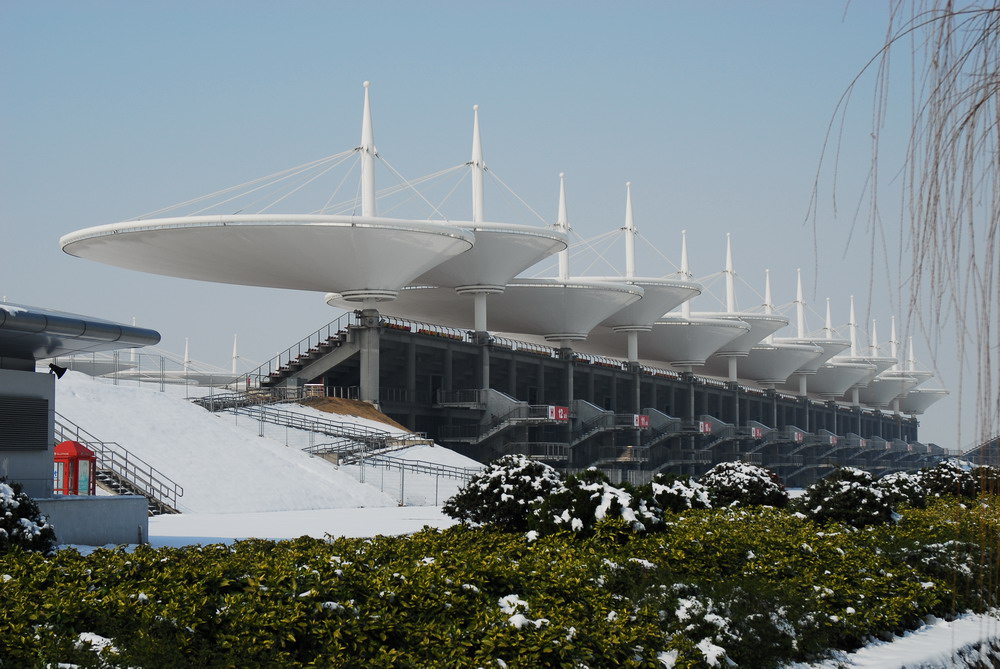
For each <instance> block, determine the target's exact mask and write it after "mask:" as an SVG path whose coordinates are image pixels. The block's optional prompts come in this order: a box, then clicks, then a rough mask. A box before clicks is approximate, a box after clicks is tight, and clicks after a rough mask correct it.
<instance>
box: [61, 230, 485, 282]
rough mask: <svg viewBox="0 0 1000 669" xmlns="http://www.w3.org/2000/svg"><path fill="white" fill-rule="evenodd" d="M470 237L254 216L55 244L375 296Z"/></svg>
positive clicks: (129, 263)
mask: <svg viewBox="0 0 1000 669" xmlns="http://www.w3.org/2000/svg"><path fill="white" fill-rule="evenodd" d="M474 240H475V237H474V235H473V234H472V233H470V232H468V231H465V230H462V229H460V228H457V227H454V226H451V225H444V224H441V223H435V222H432V221H404V220H398V219H390V218H377V217H361V216H319V215H314V216H310V215H301V216H300V215H259V214H254V215H233V216H185V217H178V218H159V219H150V220H146V221H126V222H123V223H114V224H111V225H101V226H97V227H93V228H87V229H84V230H79V231H77V232H73V233H70V234H68V235H66V236H64V237H63V238H62V239H61V240H60V241H59V243H60V245H61V246H62V249H63V251H65V252H66V253H69V254H70V255H75V256H78V257H80V258H86V259H88V260H96V261H97V262H102V263H105V264H108V265H114V266H115V267H123V268H126V269H134V270H139V271H141V272H150V273H153V274H164V275H167V276H176V277H181V278H184V279H198V280H201V281H215V282H219V283H233V284H240V285H246V286H266V287H270V288H291V289H297V290H315V291H323V292H325V291H336V292H338V293H341V294H342V295H344V296H345V298H347V299H354V300H361V299H374V300H380V299H392V297H394V296H395V293H396V291H398V290H399V289H400V288H402V287H403V286H404V285H406V284H407V283H409V282H411V281H412V280H413V279H414V278H416V277H417V276H419V275H420V274H421V273H422V272H425V271H427V270H428V269H430V268H431V267H434V266H435V265H437V264H439V263H441V262H442V261H444V260H446V259H448V258H450V257H451V256H454V255H457V254H459V253H462V252H463V251H467V250H468V249H470V248H471V247H472V245H473V242H474Z"/></svg>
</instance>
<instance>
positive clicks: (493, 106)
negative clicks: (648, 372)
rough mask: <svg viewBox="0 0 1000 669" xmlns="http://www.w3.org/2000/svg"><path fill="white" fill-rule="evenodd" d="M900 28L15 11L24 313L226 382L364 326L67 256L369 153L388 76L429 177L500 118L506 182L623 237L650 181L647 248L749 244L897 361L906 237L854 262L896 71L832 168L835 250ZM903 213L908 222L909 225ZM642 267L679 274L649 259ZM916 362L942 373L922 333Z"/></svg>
mask: <svg viewBox="0 0 1000 669" xmlns="http://www.w3.org/2000/svg"><path fill="white" fill-rule="evenodd" d="M887 13H888V6H887V3H883V2H876V1H872V2H857V3H849V4H848V3H845V2H841V1H834V0H829V1H824V2H808V3H806V2H799V1H793V0H787V1H767V2H755V3H747V2H701V1H699V2H621V3H619V2H615V3H611V2H602V3H597V2H583V3H581V2H531V3H527V2H514V3H503V4H499V5H498V4H495V3H491V4H489V5H487V4H485V3H477V2H425V3H412V2H366V3H359V2H308V1H305V2H302V1H300V2H295V3H278V2H225V1H221V2H178V1H171V2H156V1H153V2H142V3H136V2H124V1H114V2H87V3H79V2H60V1H53V2H45V3H23V2H12V1H10V0H2V1H0V50H2V51H0V100H2V102H0V156H2V161H0V225H2V226H3V256H2V262H0V295H5V296H6V297H7V299H8V300H10V301H13V302H18V303H26V304H31V305H36V306H44V307H50V308H56V309H62V310H67V311H72V312H78V313H83V314H88V315H92V316H98V317H104V318H110V319H113V320H119V321H122V322H131V320H132V318H133V317H136V318H137V320H138V323H139V324H140V325H144V326H147V327H152V328H154V329H157V330H159V331H160V332H161V333H162V334H163V344H162V345H163V346H164V347H165V348H167V349H169V350H173V351H176V352H180V351H181V350H182V349H183V346H184V339H185V337H188V338H190V341H191V354H192V357H194V358H196V359H199V360H204V361H206V362H211V363H215V364H218V365H221V366H228V359H229V355H230V350H231V347H232V337H233V334H239V336H240V342H241V353H242V354H243V355H244V356H246V357H248V358H252V359H256V360H258V361H262V360H264V359H265V358H267V357H270V356H271V355H273V354H274V353H275V352H276V351H278V350H280V349H284V348H286V347H287V346H289V345H291V344H293V343H295V342H296V341H298V340H299V339H301V338H302V337H303V336H305V335H306V334H308V333H309V332H311V331H313V330H315V329H317V328H319V327H320V326H322V325H324V324H325V323H327V322H328V321H330V320H332V318H333V317H335V316H336V315H337V314H338V312H335V311H334V310H332V309H330V308H329V307H327V306H326V305H325V304H324V303H323V300H322V295H320V294H313V293H299V292H291V291H277V290H262V289H258V288H248V287H239V286H226V285H219V284H209V283H199V282H194V281H187V280H181V279H174V278H168V277H159V276H154V275H146V274H142V273H136V272H130V271H127V270H121V269H116V268H113V267H106V266H103V265H99V264H96V263H92V262H89V261H85V260H81V259H78V258H74V257H71V256H68V255H65V254H63V253H62V251H61V250H60V249H59V246H58V239H59V237H60V236H61V235H63V234H66V233H68V232H71V231H73V230H77V229H80V228H84V227H89V226H93V225H100V224H103V223H111V222H115V221H119V220H123V219H127V218H130V217H133V216H136V215H138V214H141V213H143V212H147V211H150V210H154V209H157V208H159V207H162V206H165V205H169V204H173V203H176V202H180V201H182V200H186V199H188V198H190V197H194V196H197V195H201V194H204V193H208V192H211V191H214V190H217V189H219V188H223V187H226V186H230V185H234V184H237V183H241V182H243V181H246V180H248V179H251V178H255V177H258V176H262V175H265V174H270V173H273V172H276V171H278V170H281V169H283V168H286V167H290V166H292V165H297V164H301V163H304V162H307V161H309V160H312V159H315V158H318V157H321V156H325V155H329V154H332V153H336V152H339V151H342V150H345V149H349V148H352V147H354V146H356V145H357V143H358V137H359V133H360V111H361V100H362V88H361V82H362V81H364V80H366V79H367V80H371V81H372V95H373V106H374V115H375V132H376V144H377V146H378V148H379V150H380V152H381V153H382V154H383V155H384V156H385V157H386V158H387V159H388V160H389V161H390V162H391V163H392V164H393V166H394V167H396V168H397V169H398V170H400V172H402V173H403V174H405V175H407V176H410V177H415V176H419V175H422V174H426V173H429V172H432V171H436V170H438V169H442V168H444V167H448V166H451V165H455V164H458V163H461V162H464V161H465V160H467V159H468V155H469V140H470V135H471V107H472V105H473V104H479V105H480V113H481V115H482V124H483V135H484V142H485V150H486V159H487V162H488V164H489V165H490V167H491V169H492V170H493V171H494V172H495V173H496V174H498V175H499V176H500V177H501V178H502V179H503V180H504V181H505V182H506V183H507V184H509V185H510V186H511V187H512V188H513V189H514V190H515V191H516V192H517V193H518V195H520V196H521V197H522V198H523V199H524V200H525V201H527V202H528V203H529V204H530V205H531V206H532V207H533V208H534V209H535V210H536V211H538V212H540V213H541V214H543V215H544V216H545V217H546V218H547V219H548V220H549V221H550V222H551V221H552V220H554V218H555V213H556V203H557V189H558V174H559V172H565V173H566V175H567V188H568V193H569V206H570V213H571V218H572V222H573V225H574V229H575V230H576V231H577V232H578V233H579V234H580V235H581V236H583V237H591V236H593V235H596V234H599V233H601V232H604V231H606V230H609V229H612V228H616V227H618V226H620V225H621V221H622V215H623V210H624V183H625V182H626V181H631V182H632V184H633V197H634V201H635V212H636V221H637V224H638V226H639V229H640V231H641V233H642V234H643V235H644V236H645V237H647V238H648V239H650V240H653V241H654V243H655V244H656V246H657V248H658V249H659V251H660V252H661V253H663V254H664V255H666V256H668V257H670V258H674V259H675V260H676V259H679V248H678V242H679V239H680V230H682V229H687V230H688V239H689V244H690V247H691V260H692V269H693V271H694V273H695V275H696V276H699V277H704V276H706V275H708V274H711V273H713V272H717V271H719V270H721V269H722V266H723V262H724V258H725V255H724V251H725V248H724V244H725V234H726V233H727V232H729V233H732V235H733V241H734V247H735V253H736V267H737V271H738V273H739V275H740V276H741V278H742V279H743V280H745V281H747V282H748V283H749V284H751V285H752V287H753V290H756V291H757V292H761V291H762V287H763V274H764V269H765V268H770V269H771V272H772V278H773V281H774V297H775V302H777V303H779V304H784V303H789V302H791V301H792V299H794V283H793V282H794V276H795V268H796V267H802V268H803V272H804V276H805V279H806V289H807V300H808V301H809V302H810V303H811V306H812V308H813V309H814V310H815V313H813V314H811V315H810V316H809V325H810V327H814V328H815V327H819V326H821V325H822V322H821V318H822V313H823V311H824V309H825V304H824V300H825V298H826V297H831V298H833V308H834V322H835V324H837V325H841V324H843V323H846V321H847V308H848V306H847V300H848V295H850V294H855V295H856V296H857V298H858V302H859V311H860V316H861V318H862V319H864V318H865V317H866V316H868V317H874V318H877V319H878V320H879V336H880V339H881V340H882V342H885V341H886V340H887V339H888V334H889V330H888V324H889V317H890V315H893V314H896V315H897V316H899V317H901V318H905V316H906V314H904V313H901V311H902V310H901V309H900V308H899V306H898V298H896V299H895V300H894V299H893V298H891V295H892V294H893V293H894V292H895V294H897V295H898V283H899V281H900V276H901V275H900V274H899V262H898V256H897V253H896V251H895V246H894V244H895V240H894V239H893V238H892V234H891V230H892V223H891V220H890V223H889V225H888V226H887V229H888V230H889V231H890V235H889V244H890V246H891V249H892V252H891V253H890V256H889V257H888V258H885V257H884V256H883V255H882V253H881V251H879V252H877V253H876V256H875V262H874V263H873V262H872V255H871V252H870V247H871V245H870V243H869V240H868V234H869V233H868V231H867V230H866V227H865V226H866V224H865V222H864V221H863V220H862V221H860V222H859V223H858V224H857V227H856V228H855V229H854V233H853V240H852V241H851V243H850V245H848V240H849V238H851V231H852V226H854V208H855V206H856V203H857V201H858V199H859V198H860V197H861V194H862V188H863V184H864V178H865V174H866V170H867V169H868V161H869V157H870V146H869V133H870V130H871V127H870V118H871V96H870V91H871V78H870V77H869V78H867V79H866V82H867V85H866V86H863V87H862V89H861V90H862V91H863V93H859V95H858V96H857V97H856V99H855V100H854V102H853V103H852V107H851V112H850V114H849V115H848V118H847V123H846V125H845V127H844V135H843V138H844V139H843V144H842V153H841V164H840V170H839V174H838V182H837V184H836V191H835V184H834V180H833V172H832V170H831V169H830V167H831V164H830V163H827V164H826V167H825V168H824V169H823V171H822V173H821V175H820V186H819V192H820V207H819V210H818V216H817V217H816V219H815V221H816V228H815V231H814V228H813V224H812V222H811V221H809V220H808V213H809V204H810V197H811V195H812V190H813V184H814V180H815V178H816V175H817V170H818V169H820V155H821V150H822V146H823V141H824V138H825V136H826V132H827V128H828V125H829V123H830V121H831V117H832V116H833V113H834V110H835V107H836V105H837V103H838V100H839V99H840V96H841V94H842V93H843V92H844V90H845V89H846V88H847V86H848V85H849V84H850V82H851V80H852V79H853V77H854V76H855V75H856V74H857V73H858V72H859V71H860V70H861V69H862V67H863V66H864V65H865V64H866V62H868V60H869V59H870V58H871V57H872V55H874V54H875V52H876V51H877V50H878V48H879V47H880V46H881V44H882V40H883V37H884V33H885V30H886V20H887ZM901 71H902V70H901ZM863 83H864V82H863ZM898 99H899V102H900V105H902V104H903V103H905V102H908V99H907V98H906V96H905V95H904V96H901V97H900V98H898ZM898 111H899V112H901V113H904V112H906V109H905V108H903V107H902V106H901V107H900V109H899V110H898ZM896 112H897V110H896V109H895V108H892V109H890V120H893V121H895V120H896V119H898V123H899V124H900V126H901V127H900V132H899V136H898V138H897V139H895V140H894V142H895V146H896V147H897V148H898V147H900V146H902V145H903V144H904V142H905V140H906V136H905V132H904V130H905V125H906V118H905V116H896ZM892 149H893V144H892V143H890V145H889V147H888V148H887V149H885V152H886V153H885V154H884V156H883V157H885V156H887V155H891V150H892ZM890 164H891V163H890ZM835 192H836V194H837V196H838V198H839V199H838V211H837V212H836V213H835V212H834V210H833V208H832V202H833V196H834V193H835ZM488 196H489V193H488ZM494 202H497V199H493V200H488V202H487V207H488V209H489V207H490V205H491V203H494ZM894 205H895V203H893V202H888V203H883V206H884V207H885V209H886V211H887V212H889V216H890V218H891V212H892V210H893V207H894ZM489 211H493V212H496V211H498V209H489ZM522 213H523V210H522ZM491 218H494V217H491ZM501 220H502V219H501ZM511 222H526V223H532V222H537V220H533V219H531V218H524V219H522V220H517V221H511ZM817 260H818V263H817ZM621 263H623V260H621ZM903 266H904V267H905V263H903ZM639 270H640V272H641V273H645V274H650V275H661V274H665V273H668V272H670V271H672V270H673V268H671V267H664V266H663V265H662V260H660V259H659V256H658V255H656V254H653V253H651V252H645V253H643V254H640V257H639ZM601 273H605V271H604V270H602V271H601ZM753 290H751V288H750V287H748V286H744V287H742V288H741V289H740V295H739V302H740V306H741V307H743V308H752V307H755V306H757V305H758V304H759V303H760V299H759V298H758V296H757V295H756V294H755V293H754V292H753ZM714 292H715V293H717V294H720V293H719V291H718V290H715V291H714ZM720 295H721V294H720ZM869 296H870V297H871V299H870V300H869ZM869 303H870V304H869ZM694 306H695V309H700V310H714V309H717V308H718V307H719V304H718V303H717V302H713V300H712V299H711V298H708V297H703V298H699V300H698V301H696V302H695V303H694ZM900 329H901V331H902V329H903V326H902V325H901V328H900ZM844 332H845V333H846V330H845V331H844ZM936 353H937V356H936V357H937V359H938V364H939V365H941V366H942V367H943V368H944V370H943V376H944V378H943V381H944V382H945V384H946V385H948V386H950V387H951V389H952V391H953V396H952V398H951V399H949V400H946V401H944V402H941V403H939V404H938V405H937V406H935V407H934V408H933V409H931V411H930V413H929V414H928V415H927V416H926V417H925V419H924V421H923V426H924V427H923V429H922V437H923V438H924V439H925V440H931V441H937V442H938V443H940V444H941V445H944V446H953V445H954V444H953V443H951V436H950V435H951V434H952V432H953V431H954V427H955V424H956V420H957V416H956V411H957V409H956V406H957V402H956V401H955V400H954V397H955V395H957V376H956V375H955V372H954V369H953V367H954V364H953V362H952V358H953V353H952V351H951V350H947V347H940V345H939V350H937V351H936ZM917 356H918V359H920V360H921V361H922V362H924V363H925V364H926V365H930V364H931V363H932V362H933V360H932V351H931V350H930V348H929V347H928V346H927V345H926V344H924V343H922V342H921V341H920V340H919V336H918V342H917Z"/></svg>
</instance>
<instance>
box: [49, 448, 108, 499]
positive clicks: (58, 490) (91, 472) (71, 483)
mask: <svg viewBox="0 0 1000 669" xmlns="http://www.w3.org/2000/svg"><path fill="white" fill-rule="evenodd" d="M96 474H97V456H96V455H95V454H94V452H93V451H92V450H90V449H89V448H87V447H86V446H84V445H83V444H81V443H80V442H78V441H64V442H62V443H60V444H56V452H55V468H54V469H53V471H52V492H54V493H55V494H56V495H93V494H94V486H95V477H96Z"/></svg>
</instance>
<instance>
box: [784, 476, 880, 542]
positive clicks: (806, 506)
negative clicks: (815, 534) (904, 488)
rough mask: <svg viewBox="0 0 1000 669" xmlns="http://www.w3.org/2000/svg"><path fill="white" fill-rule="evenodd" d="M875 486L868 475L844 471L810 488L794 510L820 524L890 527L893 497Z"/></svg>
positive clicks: (823, 479)
mask: <svg viewBox="0 0 1000 669" xmlns="http://www.w3.org/2000/svg"><path fill="white" fill-rule="evenodd" d="M874 483H875V481H874V479H873V477H872V475H871V474H869V473H868V472H865V471H861V470H860V469H854V468H853V467H843V468H841V469H837V470H835V471H834V472H832V473H831V474H829V475H827V476H826V477H824V478H821V479H820V480H818V481H816V482H815V483H813V484H812V485H811V486H809V487H808V488H807V489H806V492H805V494H804V495H803V496H802V497H800V498H799V499H797V500H796V505H795V506H796V508H798V509H799V510H800V511H801V513H803V514H805V515H806V516H808V517H809V518H812V519H813V520H814V521H816V522H818V523H828V522H831V521H834V522H839V523H844V524H846V525H852V526H854V527H857V528H862V527H865V526H867V525H879V524H883V523H888V522H890V521H891V520H892V518H893V510H892V503H891V497H890V495H889V494H888V493H886V492H884V491H882V490H881V489H880V488H878V487H876V486H875V485H874Z"/></svg>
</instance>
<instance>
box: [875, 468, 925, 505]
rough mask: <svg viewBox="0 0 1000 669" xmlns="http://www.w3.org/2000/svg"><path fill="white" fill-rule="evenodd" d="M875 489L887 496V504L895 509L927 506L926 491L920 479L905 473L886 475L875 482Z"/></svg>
mask: <svg viewBox="0 0 1000 669" xmlns="http://www.w3.org/2000/svg"><path fill="white" fill-rule="evenodd" d="M875 487H876V488H878V489H879V490H881V491H882V492H884V493H885V494H886V495H888V496H889V503H890V504H891V505H892V508H894V509H896V508H899V507H900V506H902V505H906V506H909V507H912V508H914V509H922V508H924V507H925V506H927V491H926V490H924V486H923V485H922V484H921V483H920V477H919V476H917V475H915V474H907V473H906V472H894V473H892V474H886V475H885V476H883V477H882V478H880V479H879V480H877V481H875Z"/></svg>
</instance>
